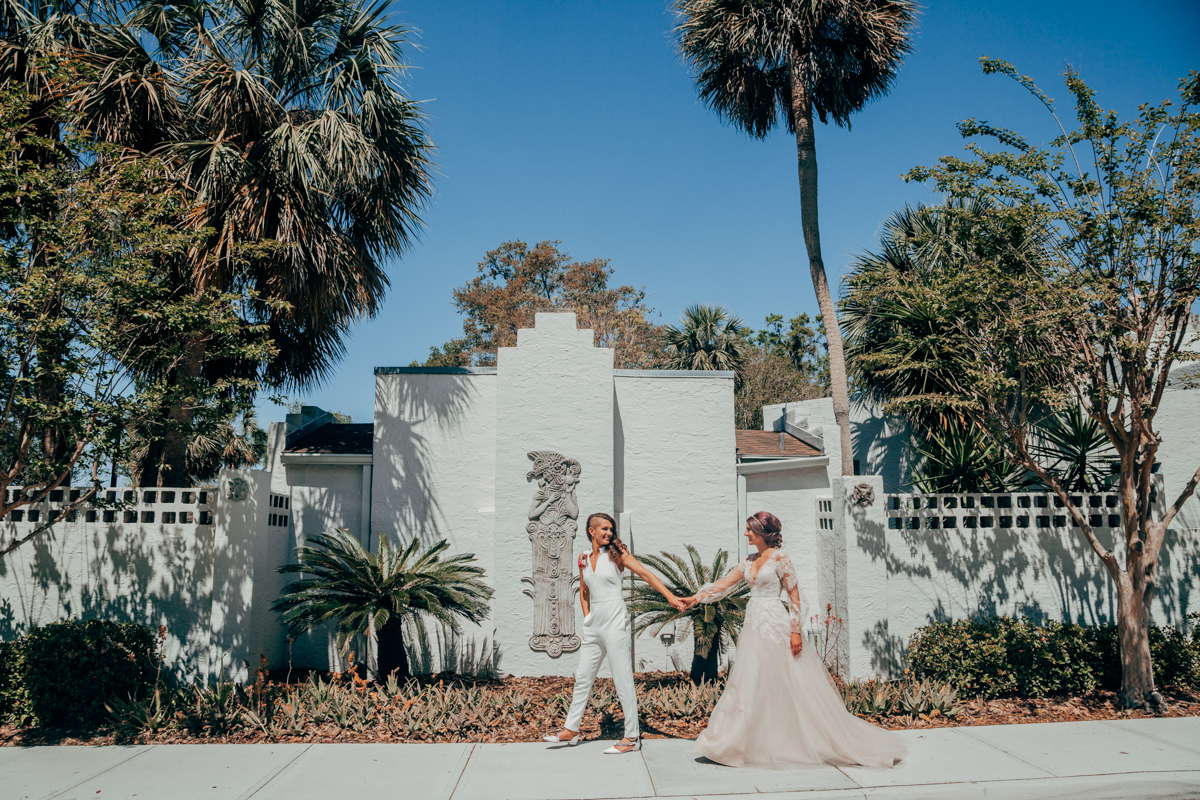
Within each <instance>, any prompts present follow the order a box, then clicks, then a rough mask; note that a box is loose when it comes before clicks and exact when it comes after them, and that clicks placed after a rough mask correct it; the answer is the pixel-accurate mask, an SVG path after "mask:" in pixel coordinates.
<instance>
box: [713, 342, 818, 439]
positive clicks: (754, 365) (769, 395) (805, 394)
mask: <svg viewBox="0 0 1200 800" xmlns="http://www.w3.org/2000/svg"><path fill="white" fill-rule="evenodd" d="M825 396H827V393H826V390H825V389H824V387H822V386H821V385H820V384H818V383H814V382H813V381H812V380H811V379H810V378H809V377H808V376H807V375H805V374H804V373H803V372H801V371H800V370H798V369H796V367H795V365H794V364H793V363H792V361H791V360H790V359H786V358H783V357H781V356H778V355H776V354H774V353H772V352H769V351H767V350H765V349H764V348H761V347H751V348H750V349H749V352H748V353H747V355H746V357H745V358H744V359H743V360H742V365H741V368H740V371H739V373H738V382H737V387H736V390H735V391H734V395H733V416H734V425H735V427H737V428H739V429H742V430H761V429H762V423H763V418H762V409H763V406H767V405H773V404H775V403H792V402H797V401H800V400H812V399H814V398H817V397H825Z"/></svg>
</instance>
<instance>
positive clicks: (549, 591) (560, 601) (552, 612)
mask: <svg viewBox="0 0 1200 800" xmlns="http://www.w3.org/2000/svg"><path fill="white" fill-rule="evenodd" d="M528 456H529V460H530V461H532V462H533V469H531V470H530V471H529V472H528V473H526V475H525V480H527V481H536V482H537V489H536V490H535V491H534V493H533V502H531V503H530V504H529V524H528V525H527V526H526V530H527V531H529V540H530V541H531V542H532V543H533V577H530V578H522V579H521V581H522V582H523V583H527V584H529V588H527V589H525V590H524V592H525V594H527V595H529V596H530V597H531V598H533V636H531V637H529V648H530V649H531V650H537V651H540V652H544V653H546V654H547V655H548V656H550V657H551V658H558V657H559V656H560V655H562V654H563V653H570V652H573V651H575V650H578V649H579V636H577V635H576V633H575V608H574V599H575V598H574V595H575V591H574V589H575V582H576V581H578V580H579V579H578V578H577V577H575V574H574V570H573V569H572V567H573V566H574V563H575V561H574V559H575V555H574V543H575V531H576V528H577V520H578V519H579V503H578V502H576V500H575V486H576V484H578V483H579V475H580V472H581V470H580V466H579V462H578V461H576V460H575V459H573V458H566V457H565V456H563V455H561V454H559V453H555V452H553V451H551V450H537V451H534V452H532V453H529V454H528Z"/></svg>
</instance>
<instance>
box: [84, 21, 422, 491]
mask: <svg viewBox="0 0 1200 800" xmlns="http://www.w3.org/2000/svg"><path fill="white" fill-rule="evenodd" d="M98 16H100V15H99V14H98ZM407 35H408V32H407V30H406V29H405V28H403V27H402V26H399V25H395V24H392V23H390V21H389V20H388V19H387V6H386V4H385V3H383V2H372V0H214V1H213V2H202V3H196V4H189V5H185V6H173V5H167V4H165V3H164V2H163V1H162V0H135V2H131V3H126V4H121V5H120V7H119V8H118V9H110V13H109V14H108V16H106V17H101V18H100V19H98V21H97V24H96V26H95V29H94V33H93V35H92V39H91V41H90V43H89V46H88V48H86V49H84V50H82V51H81V58H82V59H83V60H84V61H85V62H86V64H87V67H88V69H87V70H85V71H84V73H83V74H82V76H81V77H80V78H78V79H77V80H75V81H74V82H73V83H72V85H71V87H70V91H69V101H70V107H71V109H72V110H73V111H74V112H75V114H76V117H77V124H78V125H79V126H80V127H82V128H83V129H84V130H86V131H88V132H90V133H91V134H92V135H94V136H95V137H96V138H98V139H100V140H101V141H104V142H109V143H115V144H117V145H120V146H122V147H124V148H126V149H127V154H128V155H129V156H130V157H138V156H140V155H144V154H147V153H155V154H158V155H161V156H163V157H164V158H166V159H167V160H168V162H169V163H170V164H172V165H173V166H174V168H175V170H176V171H177V175H178V179H179V181H180V182H181V184H182V185H184V186H186V187H187V188H188V189H189V191H190V192H191V195H192V197H193V199H194V201H195V206H194V211H193V212H192V213H191V214H190V215H189V216H188V218H187V219H185V220H182V223H183V224H186V225H188V226H191V227H193V228H195V229H197V230H203V231H208V232H210V235H209V236H208V238H207V240H206V241H205V242H204V243H203V245H202V246H199V247H197V248H195V249H194V250H193V251H192V252H190V253H188V254H186V258H182V259H181V260H180V262H179V263H177V264H173V265H169V268H170V269H173V270H176V271H177V272H178V280H179V283H180V285H181V287H182V288H183V289H184V290H186V291H193V292H197V293H204V292H210V291H216V292H223V291H229V290H231V289H234V288H238V289H241V290H244V292H245V295H246V296H247V297H248V298H249V300H248V302H247V305H246V309H245V317H246V324H247V329H248V330H249V329H252V328H255V326H258V329H259V330H265V331H266V332H267V333H268V334H269V337H270V340H271V341H272V342H273V343H274V345H275V347H274V350H275V353H274V355H273V356H270V357H269V359H268V361H267V363H266V364H265V365H260V364H247V363H242V362H238V361H229V360H226V359H222V358H220V357H219V356H213V357H209V353H208V350H209V347H210V343H208V342H205V341H203V340H200V339H197V340H196V341H195V342H192V343H190V350H191V357H190V358H189V360H188V363H187V364H185V366H184V368H183V369H181V370H179V374H178V375H174V376H172V379H173V380H174V381H176V382H178V383H180V384H184V385H186V382H187V381H193V380H201V379H202V380H207V381H210V382H217V381H226V380H232V379H241V380H247V379H258V380H262V381H264V382H265V383H267V384H268V385H271V386H278V387H291V388H303V387H307V386H311V385H314V384H315V383H317V382H319V381H320V380H321V379H323V378H324V377H325V376H327V375H328V373H329V371H330V370H331V369H332V367H333V365H334V364H336V362H337V361H338V360H339V359H340V358H341V356H342V354H343V352H344V345H343V340H344V338H345V335H346V334H347V333H348V331H349V330H350V328H351V327H352V326H353V325H354V324H355V322H356V321H357V320H359V319H361V318H363V317H369V316H373V315H374V314H375V313H376V312H377V311H378V309H379V307H380V304H381V302H382V300H383V297H384V295H385V293H386V290H387V288H388V283H389V282H388V278H387V275H386V273H385V270H384V263H385V262H386V261H387V260H388V259H389V258H390V257H393V256H396V255H398V254H400V253H402V252H403V251H405V250H406V249H407V248H408V247H409V246H410V244H411V243H412V241H413V239H414V237H415V235H416V232H417V230H418V228H419V226H420V219H419V216H418V212H419V211H420V209H421V208H422V207H423V206H424V203H425V202H426V201H427V199H428V197H429V194H430V191H431V183H430V172H429V171H430V162H429V157H430V153H431V150H432V144H431V143H430V142H429V140H428V138H427V137H426V135H425V132H424V130H423V127H422V125H423V120H424V117H423V113H422V111H421V107H420V104H419V103H417V102H414V101H413V100H411V99H409V98H408V97H407V96H406V95H405V93H404V91H403V89H402V87H401V79H402V77H403V74H404V72H405V70H406V65H405V62H404V59H403V53H402V50H403V46H404V44H405V41H406V38H407ZM169 417H170V425H168V430H167V433H166V436H165V440H164V442H163V443H162V452H161V453H160V454H159V456H158V459H157V461H155V462H154V463H151V464H149V465H147V466H148V469H147V470H146V471H144V474H148V475H150V476H153V474H154V472H155V470H156V468H157V467H158V466H159V465H160V464H161V467H162V472H161V475H160V476H159V478H158V480H157V482H161V483H169V484H178V483H181V482H185V481H186V480H187V466H186V453H187V436H186V434H187V432H188V431H189V429H190V427H191V423H192V419H191V410H190V409H188V408H187V407H174V408H172V409H170V410H169Z"/></svg>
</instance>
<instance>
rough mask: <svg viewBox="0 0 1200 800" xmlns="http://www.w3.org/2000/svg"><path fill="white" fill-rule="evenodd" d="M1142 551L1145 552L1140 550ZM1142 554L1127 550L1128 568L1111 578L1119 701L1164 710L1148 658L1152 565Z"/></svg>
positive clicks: (1126, 704)
mask: <svg viewBox="0 0 1200 800" xmlns="http://www.w3.org/2000/svg"><path fill="white" fill-rule="evenodd" d="M1143 552H1144V551H1143ZM1149 561H1150V559H1148V558H1146V557H1145V555H1144V554H1139V553H1136V552H1130V553H1129V560H1128V562H1127V563H1128V565H1129V566H1128V567H1127V568H1126V569H1124V570H1122V571H1121V572H1119V573H1118V574H1117V575H1115V576H1113V577H1114V582H1115V583H1116V586H1117V644H1118V647H1119V652H1120V654H1121V704H1122V705H1123V706H1125V707H1126V708H1147V709H1149V710H1151V711H1156V712H1162V711H1165V710H1166V706H1165V702H1164V701H1163V697H1162V695H1161V694H1159V692H1158V690H1157V689H1156V688H1155V686H1154V665H1153V662H1152V661H1151V658H1150V609H1149V602H1150V598H1151V597H1152V595H1153V591H1154V586H1153V583H1152V580H1153V575H1154V573H1155V571H1156V570H1155V566H1156V565H1154V564H1152V563H1148V562H1149Z"/></svg>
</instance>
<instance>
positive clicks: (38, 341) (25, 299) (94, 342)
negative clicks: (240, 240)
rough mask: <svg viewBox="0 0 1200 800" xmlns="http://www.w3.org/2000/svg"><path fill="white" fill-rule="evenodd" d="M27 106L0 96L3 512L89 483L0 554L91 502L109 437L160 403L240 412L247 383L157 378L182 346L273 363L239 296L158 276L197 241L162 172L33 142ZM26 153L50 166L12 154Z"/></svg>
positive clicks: (81, 146) (87, 150)
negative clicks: (241, 312) (180, 224)
mask: <svg viewBox="0 0 1200 800" xmlns="http://www.w3.org/2000/svg"><path fill="white" fill-rule="evenodd" d="M37 103H38V100H37V98H35V97H32V96H31V95H29V93H27V92H26V91H25V90H23V89H10V90H7V91H5V92H3V93H0V290H2V296H3V298H4V300H3V302H2V304H0V516H4V515H7V514H8V513H9V512H10V511H13V510H15V509H19V508H21V507H22V506H25V505H28V504H31V503H39V502H41V501H43V500H45V499H46V498H47V497H49V496H50V493H51V492H52V491H55V490H56V489H58V488H59V487H62V486H64V485H69V481H70V480H71V478H72V477H73V476H75V475H77V474H79V473H85V474H87V475H89V478H90V483H91V488H90V489H87V490H85V491H82V492H81V493H78V494H75V493H72V494H71V495H69V496H68V501H67V502H66V503H64V504H63V506H62V507H61V511H59V512H58V513H57V514H54V515H51V518H50V519H47V520H45V521H44V523H43V524H41V525H39V526H38V527H36V528H34V529H33V530H32V531H31V532H29V533H28V534H26V535H24V536H22V537H20V538H16V539H13V540H12V541H8V542H4V543H3V544H0V555H3V554H5V553H8V552H10V551H12V550H13V549H15V548H17V547H19V546H21V545H22V544H24V543H26V542H28V541H31V540H33V539H34V538H36V537H37V536H39V535H41V534H42V533H44V532H45V531H46V530H48V529H49V528H50V527H51V526H52V525H53V524H55V523H56V522H58V521H60V520H62V519H64V518H66V517H67V516H68V515H71V514H73V513H75V511H76V509H78V508H79V507H80V506H81V505H83V504H85V503H88V502H89V501H91V500H92V498H93V497H94V496H95V494H96V492H97V491H98V490H99V488H100V482H99V470H100V467H101V465H102V464H103V463H105V462H107V461H110V460H111V459H114V458H115V459H120V458H121V457H122V453H123V451H122V445H121V444H120V432H121V431H122V430H124V429H126V428H134V429H136V428H138V427H140V426H145V425H150V424H152V423H153V422H154V420H155V419H157V417H158V415H159V414H160V412H161V409H162V408H163V407H164V406H165V405H171V404H178V403H182V402H189V403H196V404H197V405H199V406H202V407H204V408H205V409H206V411H207V413H208V415H209V417H210V418H211V419H212V420H214V422H215V423H222V422H227V421H228V420H230V419H232V418H233V417H234V416H235V415H236V414H237V413H238V411H239V410H242V409H245V408H247V407H248V406H249V404H250V402H251V399H252V395H253V392H254V391H255V390H256V389H257V388H258V387H257V383H255V382H254V381H253V380H252V379H243V378H240V377H236V376H235V377H231V378H229V379H225V380H222V381H220V382H213V383H206V384H204V385H201V386H197V387H190V386H189V387H180V386H178V385H176V384H172V383H171V382H169V381H165V380H163V379H162V377H161V376H163V375H164V374H167V373H169V372H170V371H171V370H172V369H174V368H175V367H177V366H178V365H179V364H180V363H182V362H183V361H184V360H185V359H186V358H187V348H186V345H185V342H186V341H188V340H189V339H191V340H200V341H203V342H204V343H205V346H206V347H207V348H208V349H209V350H210V352H212V353H214V354H215V355H216V356H218V357H222V358H231V359H234V358H235V359H240V360H243V361H246V362H248V363H255V362H262V361H265V360H267V359H269V358H271V357H272V355H273V350H272V348H271V347H270V344H269V342H268V341H266V339H265V337H264V335H263V334H264V332H263V331H261V330H259V329H255V328H250V329H247V328H246V327H245V326H244V325H243V323H242V320H241V319H240V318H239V316H238V313H237V311H238V308H239V307H240V306H241V305H242V304H243V303H244V302H246V301H247V300H248V296H247V295H246V294H239V295H235V294H230V293H223V292H217V291H215V290H208V291H204V292H180V291H178V287H177V285H176V284H174V282H173V281H171V280H170V276H169V275H167V274H164V271H163V270H162V269H161V264H162V263H163V262H164V261H170V260H172V259H175V258H178V257H180V256H181V255H183V254H185V253H186V252H187V250H188V249H189V248H191V247H192V246H194V244H195V242H196V241H197V238H198V237H199V236H200V235H201V234H200V233H198V232H194V231H188V230H183V231H180V230H178V229H177V227H176V225H175V222H176V221H177V220H178V219H179V218H180V216H181V215H183V214H186V213H188V210H189V209H190V205H189V203H188V201H187V199H186V198H185V197H184V196H183V195H182V193H181V192H180V191H179V190H178V188H177V186H176V184H175V183H174V181H173V180H172V179H171V177H170V175H169V170H168V168H167V165H166V164H164V163H163V162H161V161H157V160H155V159H149V158H147V159H140V160H136V161H126V160H124V159H120V158H118V157H117V154H116V153H115V152H113V151H112V149H111V148H106V147H95V146H88V145H87V144H86V143H85V142H77V141H75V140H73V139H67V140H63V141H51V140H46V139H43V138H42V137H40V136H39V135H38V134H37V133H36V130H38V126H37V125H34V124H33V123H31V121H30V117H31V113H32V109H34V108H35V107H36V105H37ZM38 148H46V149H54V150H56V151H57V152H59V153H60V156H61V158H60V159H59V160H58V161H57V162H53V163H50V164H40V163H38V162H37V161H30V160H26V159H23V158H22V157H21V154H22V153H28V152H29V151H30V150H32V149H38ZM184 392H186V394H184ZM51 436H52V437H53V438H54V440H55V442H56V444H55V446H48V445H46V444H45V442H46V439H47V438H48V437H51ZM125 444H126V446H127V444H128V442H126V443H125ZM15 486H19V487H21V490H20V491H18V492H12V491H8V490H9V488H10V487H15Z"/></svg>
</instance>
